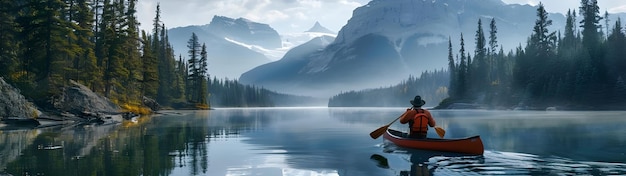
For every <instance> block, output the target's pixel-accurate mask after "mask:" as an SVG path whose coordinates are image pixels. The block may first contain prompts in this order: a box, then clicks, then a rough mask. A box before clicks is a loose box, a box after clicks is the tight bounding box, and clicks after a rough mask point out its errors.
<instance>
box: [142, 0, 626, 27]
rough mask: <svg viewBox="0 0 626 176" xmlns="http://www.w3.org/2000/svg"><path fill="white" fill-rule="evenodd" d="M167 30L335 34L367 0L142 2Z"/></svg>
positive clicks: (561, 5)
mask: <svg viewBox="0 0 626 176" xmlns="http://www.w3.org/2000/svg"><path fill="white" fill-rule="evenodd" d="M503 1H504V2H506V3H517V4H531V5H537V4H539V0H503ZM158 2H159V3H160V4H161V21H162V22H163V23H165V26H166V27H167V28H174V27H181V26H189V25H204V24H208V23H210V22H211V19H212V18H213V16H214V15H220V16H226V17H230V18H239V17H243V18H247V19H250V20H252V21H255V22H260V23H266V24H269V25H270V26H271V27H272V28H274V29H275V30H276V31H278V33H293V32H302V31H305V30H308V29H309V28H310V27H311V26H313V24H314V23H315V22H316V21H319V22H320V23H321V24H322V25H323V26H325V27H327V28H329V29H330V30H333V31H335V32H338V31H339V30H340V29H341V27H342V26H344V25H345V24H346V23H347V21H348V19H350V17H351V16H352V11H353V10H354V9H355V8H357V7H359V6H362V5H365V4H367V2H369V0H141V1H139V5H138V7H137V10H138V14H137V16H138V18H139V22H140V23H141V29H143V30H147V31H150V30H151V28H152V27H151V25H152V20H153V19H154V16H155V10H156V5H157V3H158ZM541 2H542V3H543V4H544V6H545V8H546V10H547V11H548V12H560V13H564V12H567V10H568V9H578V7H579V5H580V1H579V0H543V1H541ZM598 4H599V6H600V11H601V12H604V11H608V12H609V13H615V12H626V0H598Z"/></svg>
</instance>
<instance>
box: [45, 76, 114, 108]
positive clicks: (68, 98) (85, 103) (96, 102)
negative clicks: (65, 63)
mask: <svg viewBox="0 0 626 176" xmlns="http://www.w3.org/2000/svg"><path fill="white" fill-rule="evenodd" d="M52 105H53V106H54V108H55V109H57V110H59V111H61V112H70V113H72V114H78V115H80V114H83V113H85V112H89V113H108V114H115V113H119V112H120V111H121V108H120V107H119V106H118V105H116V104H114V103H113V102H111V101H110V100H109V99H108V98H106V97H103V96H100V95H98V94H96V93H94V92H93V91H91V90H90V89H89V88H87V87H85V86H83V85H81V84H79V83H77V82H74V81H70V85H69V86H68V87H65V88H63V92H62V93H61V94H60V95H59V96H58V97H56V98H54V99H53V100H52Z"/></svg>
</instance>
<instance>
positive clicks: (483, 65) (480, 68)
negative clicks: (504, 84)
mask: <svg viewBox="0 0 626 176" xmlns="http://www.w3.org/2000/svg"><path fill="white" fill-rule="evenodd" d="M475 40H476V49H475V50H474V64H472V65H475V66H474V67H473V68H472V69H471V75H472V78H471V84H469V85H470V87H471V90H472V94H482V93H483V92H481V91H486V90H487V88H488V83H489V82H490V81H491V79H490V78H489V73H488V71H489V66H488V65H487V51H488V50H487V41H486V38H485V33H484V32H483V27H482V20H481V19H478V29H477V30H476V35H475Z"/></svg>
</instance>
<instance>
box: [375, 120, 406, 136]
mask: <svg viewBox="0 0 626 176" xmlns="http://www.w3.org/2000/svg"><path fill="white" fill-rule="evenodd" d="M403 115H404V114H402V115H400V116H399V117H398V118H396V120H393V121H391V123H389V124H387V125H385V126H382V127H380V128H378V129H376V130H374V131H372V132H371V133H370V137H372V139H376V138H378V137H380V135H383V134H384V133H385V132H386V131H387V128H389V126H391V124H393V122H396V121H398V119H400V117H402V116H403Z"/></svg>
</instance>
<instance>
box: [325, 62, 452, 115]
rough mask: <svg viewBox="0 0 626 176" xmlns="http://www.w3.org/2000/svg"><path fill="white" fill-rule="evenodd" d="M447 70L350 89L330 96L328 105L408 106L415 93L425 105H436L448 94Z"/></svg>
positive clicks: (448, 77)
mask: <svg viewBox="0 0 626 176" xmlns="http://www.w3.org/2000/svg"><path fill="white" fill-rule="evenodd" d="M449 82H450V76H449V72H448V71H443V70H442V71H434V72H424V73H422V74H421V76H420V78H415V77H412V76H411V77H409V78H408V79H407V80H406V81H403V82H402V83H400V84H398V85H395V86H391V87H386V88H378V89H369V90H362V91H350V92H344V93H340V94H338V95H335V96H333V97H331V98H330V100H329V102H328V106H329V107H336V106H344V107H377V106H378V107H380V106H387V107H409V106H411V104H410V103H409V100H411V99H412V98H413V97H415V95H421V96H422V98H423V99H424V100H425V101H426V106H436V105H437V104H438V103H439V102H440V101H441V100H443V99H444V98H446V97H447V96H448V88H447V87H448V83H449Z"/></svg>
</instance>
